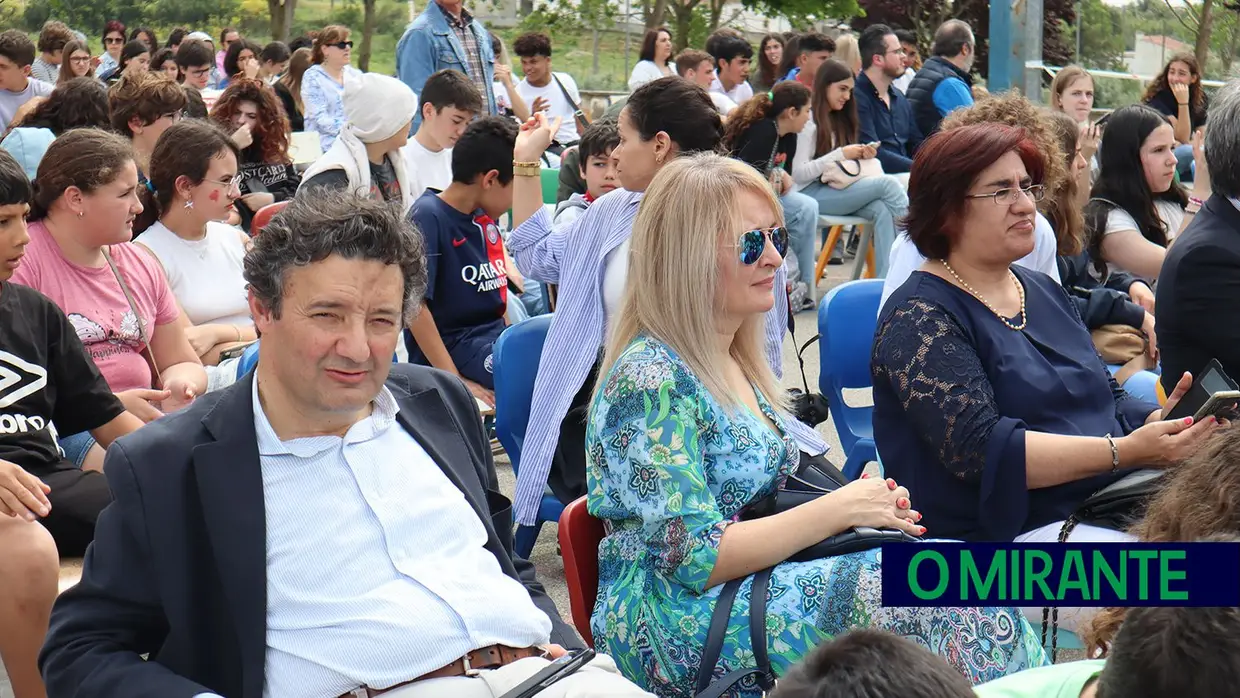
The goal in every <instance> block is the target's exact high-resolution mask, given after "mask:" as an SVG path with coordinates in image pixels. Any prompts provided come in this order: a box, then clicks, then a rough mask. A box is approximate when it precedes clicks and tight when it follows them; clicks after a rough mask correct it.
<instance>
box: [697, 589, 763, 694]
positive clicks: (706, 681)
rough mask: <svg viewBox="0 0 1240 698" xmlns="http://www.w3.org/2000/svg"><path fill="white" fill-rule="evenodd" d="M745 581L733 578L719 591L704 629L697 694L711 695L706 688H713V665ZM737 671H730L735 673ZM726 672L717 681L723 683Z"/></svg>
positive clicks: (729, 685) (715, 662)
mask: <svg viewBox="0 0 1240 698" xmlns="http://www.w3.org/2000/svg"><path fill="white" fill-rule="evenodd" d="M743 581H745V578H744V577H741V578H740V579H733V580H731V581H729V582H727V583H726V584H724V585H723V589H722V590H720V592H719V599H718V600H716V601H715V611H714V613H712V614H711V617H710V628H709V629H708V630H707V631H706V644H705V645H703V646H702V663H701V665H700V666H698V676H697V690H696V693H697V694H698V695H699V696H708V695H711V694H709V693H707V691H708V690H711V689H713V688H714V686H712V685H711V678H712V677H713V675H714V673H715V667H716V666H717V665H718V664H719V655H720V654H722V652H723V640H724V637H725V636H726V635H727V633H728V621H729V620H731V618H732V604H733V603H734V602H735V601H736V594H737V592H739V591H740V588H741V582H743ZM752 671H753V670H752V669H750V670H747V671H746V674H748V673H752ZM736 673H737V672H732V674H736ZM732 674H728V675H727V676H725V677H724V678H723V679H720V681H719V682H717V683H723V681H724V680H726V679H727V678H729V677H731V676H732ZM742 678H744V677H743V676H738V677H736V678H734V679H733V680H732V683H735V682H737V681H739V680H741V679H742ZM731 685H732V684H731V683H729V684H728V685H727V686H724V687H723V688H722V689H720V691H719V693H717V694H713V696H711V698H715V696H718V695H722V693H723V692H724V691H726V690H727V689H728V688H729V687H731Z"/></svg>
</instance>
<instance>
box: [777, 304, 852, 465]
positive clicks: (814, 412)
mask: <svg viewBox="0 0 1240 698" xmlns="http://www.w3.org/2000/svg"><path fill="white" fill-rule="evenodd" d="M784 297H785V298H787V299H788V333H789V334H791V335H792V346H793V347H794V348H795V347H796V346H797V330H796V326H797V323H796V319H795V318H794V317H793V315H792V295H791V294H790V293H788V292H786V291H785V293H784ZM821 336H822V335H817V334H816V335H814V336H813V337H810V338H809V341H807V342H806V343H805V344H803V345H801V347H800V349H798V350H797V363H798V364H799V365H800V367H801V385H802V386H803V387H804V388H805V389H804V390H802V389H801V388H789V389H788V402H789V404H790V407H791V410H792V414H793V416H795V417H796V418H797V421H800V422H802V423H804V424H806V425H808V426H811V427H816V426H818V425H819V424H822V423H823V422H825V421H827V417H829V416H830V414H831V411H830V405H829V404H828V403H827V398H826V397H824V396H823V394H822V393H815V392H813V391H811V390H810V389H809V380H808V379H807V378H806V377H805V359H804V358H803V356H804V354H805V350H806V349H808V348H809V346H810V345H811V344H813V343H814V342H817V341H818V339H819V338H820V337H821ZM836 472H839V471H836ZM841 477H843V475H842V474H841Z"/></svg>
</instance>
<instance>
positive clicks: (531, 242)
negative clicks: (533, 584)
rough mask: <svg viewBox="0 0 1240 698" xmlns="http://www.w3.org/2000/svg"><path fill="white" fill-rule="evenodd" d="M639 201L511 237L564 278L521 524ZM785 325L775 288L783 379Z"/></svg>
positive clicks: (515, 251)
mask: <svg viewBox="0 0 1240 698" xmlns="http://www.w3.org/2000/svg"><path fill="white" fill-rule="evenodd" d="M641 199H642V192H631V191H627V190H624V189H617V190H615V191H613V192H611V193H608V194H605V195H604V196H602V197H601V198H599V199H598V200H597V201H595V202H594V203H593V204H592V205H591V206H590V208H588V209H586V211H585V214H584V215H582V216H581V217H580V218H578V219H577V220H575V221H572V222H571V223H569V224H567V225H558V226H554V227H553V226H552V222H551V217H550V216H549V215H547V211H546V209H545V208H544V209H539V211H538V212H537V213H535V214H534V215H533V216H532V217H531V218H530V219H529V220H527V221H525V222H524V223H522V224H521V225H519V226H517V228H516V229H515V230H513V231H512V232H511V233H510V234H509V236H508V238H507V243H508V251H509V252H510V253H511V254H512V256H513V258H514V259H515V260H516V263H517V267H518V268H520V269H521V273H522V274H524V275H525V276H528V277H530V278H532V279H537V280H538V281H542V282H545V283H552V284H559V296H558V301H557V305H556V309H555V319H554V320H553V321H552V323H551V330H550V332H549V333H548V334H547V341H546V343H545V344H544V345H543V352H542V357H541V358H540V359H539V361H538V375H537V376H535V378H534V395H533V403H532V404H531V406H530V419H529V424H528V425H527V426H526V431H525V443H524V444H523V446H522V448H521V469H520V473H519V474H518V476H517V492H516V498H515V499H516V501H515V502H514V510H515V512H516V519H517V522H518V523H520V524H524V525H532V524H533V523H534V522H535V521H536V520H537V518H538V504H539V502H540V501H541V500H542V495H543V491H544V489H545V488H546V484H547V475H548V474H549V473H550V472H551V461H552V458H553V456H554V455H555V447H556V442H557V441H558V440H559V437H560V423H561V422H562V421H564V416H565V415H566V414H568V408H569V406H570V405H571V404H572V401H573V396H575V395H576V394H577V391H578V390H580V389H581V386H582V384H584V383H585V381H586V378H587V377H588V376H589V375H590V369H591V368H592V367H593V366H594V363H595V361H596V360H597V359H598V352H599V348H600V347H602V345H603V337H604V330H605V328H606V324H607V319H606V317H605V311H604V308H603V270H604V266H605V264H604V262H605V260H606V258H607V254H608V253H609V252H611V251H612V250H614V249H615V248H616V247H618V246H619V245H620V244H621V243H623V242H624V241H625V240H627V239H629V236H630V235H631V234H632V232H633V220H634V219H635V218H636V217H637V209H638V206H639V205H640V204H641ZM787 277H788V274H787V269H786V268H785V267H780V269H779V271H778V272H777V273H776V275H775V288H776V289H783V288H784V287H785V285H786V283H787ZM703 292H705V290H704V291H703ZM787 331H788V297H787V296H786V295H785V294H784V293H779V292H777V293H776V294H775V307H774V308H772V309H771V310H770V312H768V313H767V314H766V354H767V359H768V360H769V361H770V363H771V368H772V369H773V370H774V371H775V375H776V376H779V377H782V376H783V342H784V334H786V333H787ZM788 431H789V433H790V435H791V436H792V437H793V438H794V439H796V441H797V444H798V445H799V446H800V447H801V450H803V451H805V452H807V453H810V454H813V455H818V454H821V453H825V452H826V450H827V444H826V442H824V441H823V440H822V437H821V436H820V435H819V434H818V432H817V431H815V430H814V429H813V428H811V427H808V426H806V425H805V424H803V423H801V422H800V421H798V420H796V419H789V420H788Z"/></svg>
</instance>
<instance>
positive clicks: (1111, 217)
mask: <svg viewBox="0 0 1240 698" xmlns="http://www.w3.org/2000/svg"><path fill="white" fill-rule="evenodd" d="M1154 211H1155V212H1156V213H1158V220H1159V221H1160V222H1161V223H1162V228H1163V232H1165V233H1166V234H1167V242H1171V241H1172V240H1174V239H1175V236H1176V235H1177V234H1178V233H1179V232H1180V226H1182V225H1184V209H1182V208H1180V206H1179V204H1177V203H1175V202H1174V201H1164V200H1162V199H1159V200H1157V201H1155V202H1154ZM1125 230H1136V231H1137V232H1140V231H1141V228H1140V227H1138V226H1137V221H1136V220H1135V219H1134V218H1133V217H1132V216H1131V215H1130V214H1129V213H1128V212H1127V211H1125V210H1124V209H1122V208H1113V209H1111V211H1110V213H1108V214H1107V225H1106V228H1105V229H1104V230H1103V231H1102V234H1103V235H1111V234H1113V233H1119V232H1122V231H1125Z"/></svg>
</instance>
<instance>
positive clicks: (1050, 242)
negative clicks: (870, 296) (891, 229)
mask: <svg viewBox="0 0 1240 698" xmlns="http://www.w3.org/2000/svg"><path fill="white" fill-rule="evenodd" d="M1058 256H1059V247H1058V243H1057V242H1056V241H1055V229H1054V228H1052V227H1051V222H1050V221H1048V220H1046V217H1045V216H1043V215H1042V214H1041V213H1039V214H1037V217H1036V218H1035V219H1034V223H1033V252H1030V253H1029V254H1027V255H1025V256H1024V257H1021V258H1020V259H1018V260H1016V262H1015V263H1016V264H1019V265H1020V266H1022V267H1024V268H1026V269H1032V270H1033V271H1040V272H1042V273H1043V274H1046V275H1047V276H1049V277H1051V278H1052V279H1054V280H1055V283H1060V280H1059V260H1058ZM925 263H926V258H925V257H923V256H921V252H918V251H917V246H916V245H914V244H913V241H912V240H910V239H909V237H908V233H903V232H902V233H900V234H899V235H897V236H896V241H895V244H893V245H892V246H891V257H890V258H889V261H888V263H887V278H886V279H884V280H883V298H882V301H880V302H879V304H878V312H879V314H880V315H881V314H882V312H883V306H884V305H887V299H888V298H890V297H891V294H893V293H895V292H896V289H898V288H900V287H901V286H903V285H904V282H905V281H908V277H910V276H912V275H913V272H915V271H917V270H918V269H920V268H921V265H923V264H925Z"/></svg>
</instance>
